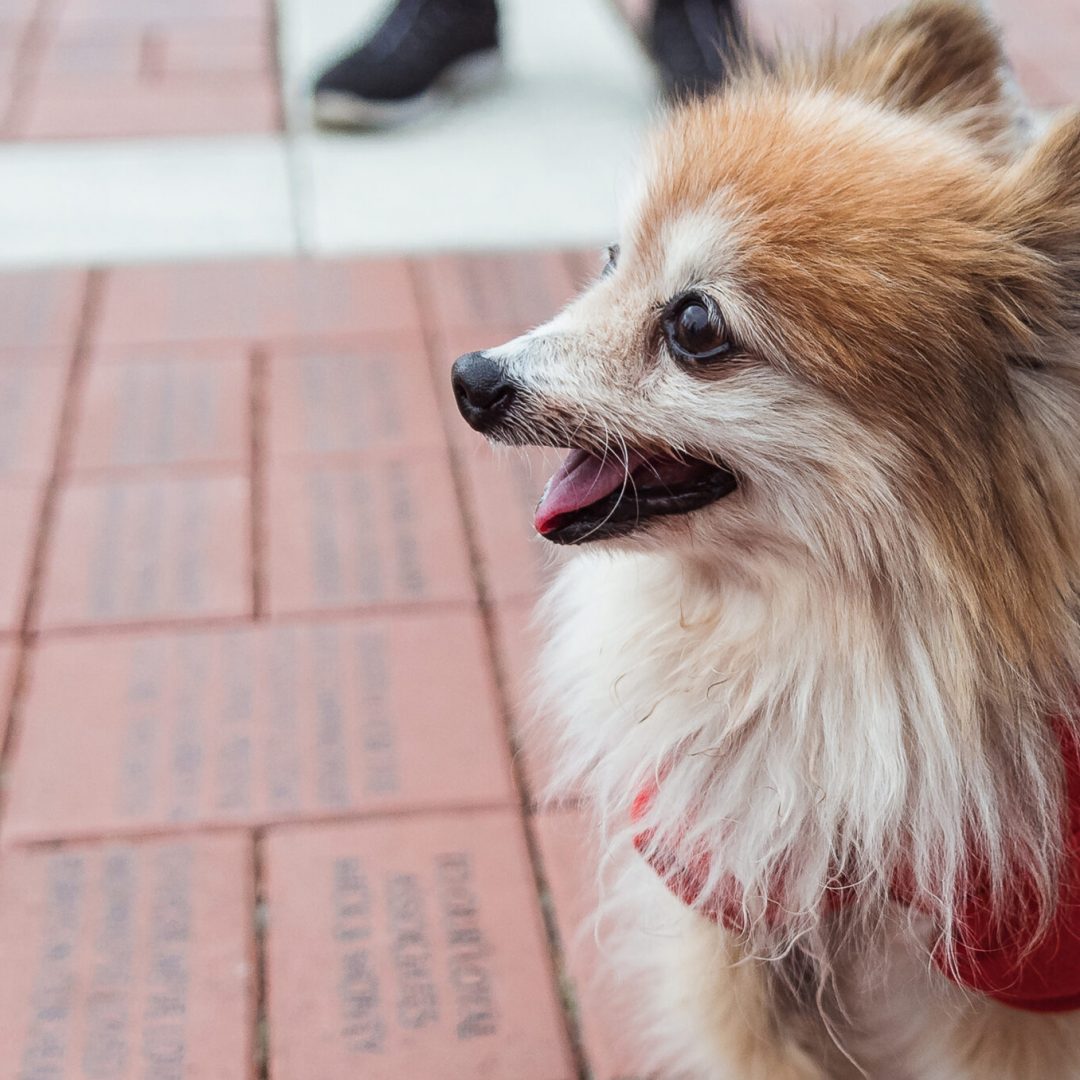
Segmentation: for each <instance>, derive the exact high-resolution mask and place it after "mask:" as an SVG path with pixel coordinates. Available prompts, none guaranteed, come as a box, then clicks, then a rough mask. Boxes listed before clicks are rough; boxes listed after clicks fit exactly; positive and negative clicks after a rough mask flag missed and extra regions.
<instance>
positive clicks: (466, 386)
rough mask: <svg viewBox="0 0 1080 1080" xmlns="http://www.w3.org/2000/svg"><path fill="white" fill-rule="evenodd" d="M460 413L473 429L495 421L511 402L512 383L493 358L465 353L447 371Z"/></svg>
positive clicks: (489, 425) (490, 424) (483, 354)
mask: <svg viewBox="0 0 1080 1080" xmlns="http://www.w3.org/2000/svg"><path fill="white" fill-rule="evenodd" d="M450 381H451V383H452V384H453V387H454V396H455V397H456V398H457V404H458V408H459V409H460V410H461V415H462V416H464V417H465V419H466V420H467V421H468V422H469V425H470V426H471V427H474V428H476V430H477V431H486V430H487V429H488V428H490V427H491V426H492V425H493V424H496V423H498V421H500V420H501V419H502V418H503V417H504V416H505V415H506V413H507V411H508V410H509V408H510V406H511V405H512V404H513V401H514V395H515V393H516V391H515V389H514V384H513V383H512V382H510V380H509V379H508V378H507V376H506V371H505V369H504V368H503V366H502V364H500V363H499V362H498V361H497V360H492V359H491V357H490V356H487V355H486V354H485V353H482V352H472V353H466V354H465V355H464V356H459V357H458V358H457V360H455V361H454V366H453V369H452V370H451V372H450Z"/></svg>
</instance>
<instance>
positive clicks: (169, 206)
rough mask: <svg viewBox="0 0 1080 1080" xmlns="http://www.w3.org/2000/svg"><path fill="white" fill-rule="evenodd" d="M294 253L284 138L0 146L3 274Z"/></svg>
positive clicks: (1, 254)
mask: <svg viewBox="0 0 1080 1080" xmlns="http://www.w3.org/2000/svg"><path fill="white" fill-rule="evenodd" d="M294 248H295V232H294V227H293V220H292V209H291V198H290V190H289V183H288V169H287V166H286V155H285V150H284V146H283V144H282V141H281V140H280V139H279V138H275V137H273V136H251V137H248V136H245V137H239V138H238V137H229V138H213V139H145V140H144V139H130V140H124V141H115V142H102V141H87V140H80V141H77V142H49V143H36V144H35V143H17V144H8V145H6V146H4V145H0V263H3V264H7V265H13V264H25V263H37V264H48V263H63V262H99V263H100V262H127V261H136V260H144V259H173V258H189V257H197V256H218V255H221V256H226V255H250V254H271V253H281V252H289V251H292V250H294Z"/></svg>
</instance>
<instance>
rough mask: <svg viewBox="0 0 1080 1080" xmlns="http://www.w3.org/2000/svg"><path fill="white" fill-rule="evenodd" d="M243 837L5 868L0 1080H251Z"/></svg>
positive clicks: (54, 855) (118, 849)
mask: <svg viewBox="0 0 1080 1080" xmlns="http://www.w3.org/2000/svg"><path fill="white" fill-rule="evenodd" d="M252 865H253V864H252V849H251V842H250V840H249V839H248V838H247V837H244V836H239V835H236V836H215V837H202V838H199V839H197V840H193V841H188V840H179V841H173V840H170V841H164V842H161V843H152V844H118V843H107V844H103V845H98V844H95V845H88V846H64V847H54V848H43V849H39V850H33V851H12V850H6V851H4V852H3V853H2V855H0V956H2V957H3V958H4V977H3V979H0V1077H3V1080H30V1078H31V1077H35V1078H37V1077H41V1078H45V1077H49V1078H60V1077H62V1078H67V1077H71V1078H79V1080H91V1078H96V1077H109V1078H113V1080H149V1078H150V1077H153V1078H154V1080H167V1078H182V1080H188V1078H190V1080H195V1078H200V1080H201V1078H204V1077H205V1078H210V1077H213V1078H214V1080H250V1078H251V1076H252V1064H251V1063H252V1060H253V1057H254V1042H255V1026H254V1020H255V1006H256V979H255V974H256V958H255V950H254V923H253V920H252V911H253V901H254V888H253V874H252Z"/></svg>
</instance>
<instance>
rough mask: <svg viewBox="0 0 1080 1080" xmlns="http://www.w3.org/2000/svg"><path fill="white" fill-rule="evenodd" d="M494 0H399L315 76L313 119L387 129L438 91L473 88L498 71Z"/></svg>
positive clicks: (429, 102)
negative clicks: (352, 46)
mask: <svg viewBox="0 0 1080 1080" xmlns="http://www.w3.org/2000/svg"><path fill="white" fill-rule="evenodd" d="M501 66H502V65H501V58H500V55H499V29H498V11H497V9H496V7H495V0H398V2H397V3H396V4H395V5H394V7H393V8H391V10H390V11H389V13H388V14H387V16H386V18H385V19H384V20H383V22H382V24H381V25H380V26H379V27H378V29H377V30H376V31H375V32H374V34H372V35H371V37H370V38H368V40H367V41H365V42H363V43H362V44H361V45H359V46H358V47H357V48H356V49H354V50H353V51H352V52H350V53H349V54H348V55H347V56H344V57H342V59H340V60H339V61H338V62H337V63H336V64H334V65H333V66H332V67H330V68H328V69H327V70H326V71H324V72H323V74H322V75H320V76H319V78H318V81H317V82H316V83H315V88H314V93H313V97H312V104H313V111H314V114H315V119H316V121H317V122H318V123H320V124H325V125H328V126H332V127H386V126H390V125H393V124H398V123H402V122H404V121H406V120H411V119H413V118H414V117H416V116H418V115H419V114H421V113H423V112H424V111H425V110H426V109H427V108H429V107H430V106H431V105H432V104H434V103H435V101H437V100H438V98H439V97H440V95H442V94H446V93H451V92H454V91H458V92H460V91H464V90H473V89H479V88H480V87H482V86H486V85H488V84H490V83H491V82H492V81H493V80H494V79H495V78H496V77H497V76H498V74H499V72H500V71H501Z"/></svg>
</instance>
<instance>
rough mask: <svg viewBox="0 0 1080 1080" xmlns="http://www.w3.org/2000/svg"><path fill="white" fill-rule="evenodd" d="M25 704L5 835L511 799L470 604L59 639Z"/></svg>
mask: <svg viewBox="0 0 1080 1080" xmlns="http://www.w3.org/2000/svg"><path fill="white" fill-rule="evenodd" d="M418 658H423V668H424V672H423V678H420V679H418V678H417V677H416V671H415V667H416V664H417V661H418ZM23 714H24V724H23V731H22V736H21V738H20V740H19V746H18V748H17V750H16V753H15V755H14V779H13V783H12V792H11V801H10V806H9V808H8V813H7V816H6V828H5V833H4V836H5V838H6V839H7V840H18V841H25V840H55V839H65V838H71V837H85V836H98V835H103V834H104V835H123V834H130V833H149V832H154V833H157V832H165V831H169V830H174V829H184V830H187V829H191V828H202V827H208V826H220V825H227V824H235V823H243V824H248V825H260V824H268V823H272V822H280V821H292V820H297V819H319V818H328V817H341V816H344V815H352V816H355V815H371V814H378V813H388V812H401V811H404V810H432V809H439V808H454V807H463V806H507V805H510V804H512V803H514V802H515V800H516V795H515V793H514V789H513V785H512V783H511V780H510V770H509V757H508V754H507V749H506V743H505V739H504V735H503V728H502V725H501V721H500V718H499V711H498V708H497V703H496V701H495V697H494V685H493V681H492V679H491V677H490V674H489V672H488V670H487V666H486V655H485V649H484V642H483V638H482V634H481V628H480V622H479V619H478V618H477V616H476V615H475V614H474V613H450V614H432V615H414V616H408V617H404V616H398V617H395V618H392V619H346V620H341V619H335V620H319V621H303V622H294V621H290V622H273V623H263V624H262V625H260V626H258V627H255V626H252V627H244V628H240V629H230V630H211V631H201V632H197V633H179V634H177V633H172V634H160V633H159V634H129V633H125V634H112V635H108V636H94V637H85V636H83V637H78V638H70V637H65V638H57V639H49V640H46V642H45V644H44V645H43V646H42V647H41V648H40V649H38V650H37V652H36V655H35V656H34V659H33V664H32V668H31V673H30V679H29V687H28V689H27V691H26V694H25V702H24V709H23Z"/></svg>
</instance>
